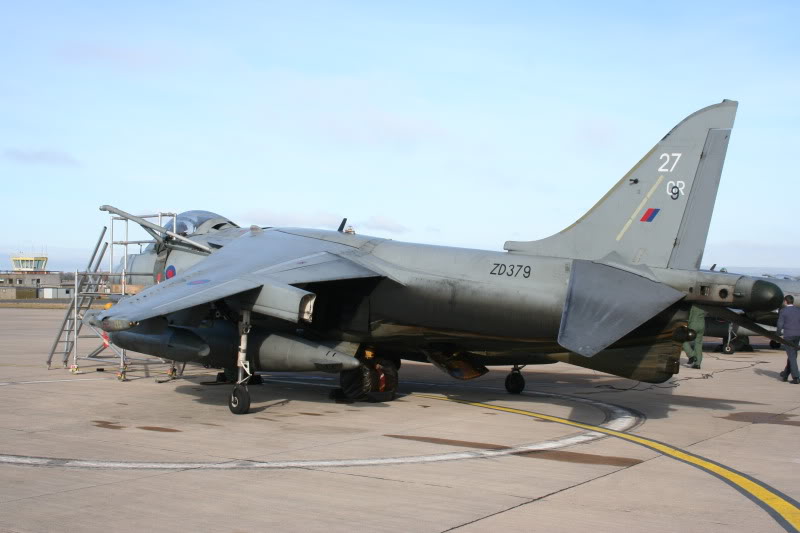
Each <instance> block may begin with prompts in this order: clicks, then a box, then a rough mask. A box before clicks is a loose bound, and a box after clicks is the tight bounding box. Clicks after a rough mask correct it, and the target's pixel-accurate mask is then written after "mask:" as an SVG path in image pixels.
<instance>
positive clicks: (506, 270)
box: [489, 263, 531, 278]
mask: <svg viewBox="0 0 800 533" xmlns="http://www.w3.org/2000/svg"><path fill="white" fill-rule="evenodd" d="M489 274H491V275H493V276H508V277H509V278H516V277H519V275H520V274H522V277H523V278H529V277H531V267H530V266H527V265H506V264H504V263H493V264H492V271H491V272H489Z"/></svg>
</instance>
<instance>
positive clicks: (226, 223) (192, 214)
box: [164, 209, 239, 236]
mask: <svg viewBox="0 0 800 533" xmlns="http://www.w3.org/2000/svg"><path fill="white" fill-rule="evenodd" d="M164 227H165V228H167V229H168V230H169V231H174V232H175V233H177V234H179V235H184V236H188V235H204V234H206V233H209V232H210V231H219V230H221V229H225V228H238V227H239V226H237V225H236V224H234V223H233V222H231V221H230V220H228V219H227V218H225V217H223V216H221V215H218V214H216V213H212V212H211V211H201V210H198V209H194V210H192V211H184V212H183V213H180V214H179V215H178V216H177V217H176V218H175V220H170V221H169V222H168V223H166V224H164ZM175 228H177V229H175Z"/></svg>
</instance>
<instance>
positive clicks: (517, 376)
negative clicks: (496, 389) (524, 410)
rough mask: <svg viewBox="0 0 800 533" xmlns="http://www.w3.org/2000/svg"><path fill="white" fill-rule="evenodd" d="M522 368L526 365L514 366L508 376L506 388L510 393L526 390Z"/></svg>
mask: <svg viewBox="0 0 800 533" xmlns="http://www.w3.org/2000/svg"><path fill="white" fill-rule="evenodd" d="M522 368H524V367H520V366H519V365H514V368H512V369H511V372H510V373H509V374H508V376H506V390H507V391H508V392H509V393H510V394H519V393H520V392H522V391H523V390H525V378H524V377H522V372H520V370H522Z"/></svg>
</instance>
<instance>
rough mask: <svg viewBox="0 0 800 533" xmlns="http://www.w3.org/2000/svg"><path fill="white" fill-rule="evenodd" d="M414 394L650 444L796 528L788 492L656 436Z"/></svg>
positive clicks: (799, 518) (798, 520)
mask: <svg viewBox="0 0 800 533" xmlns="http://www.w3.org/2000/svg"><path fill="white" fill-rule="evenodd" d="M414 396H419V397H422V398H430V399H432V400H443V401H448V402H455V403H461V404H464V405H472V406H475V407H483V408H485V409H493V410H495V411H502V412H505V413H513V414H517V415H523V416H529V417H533V418H538V419H540V420H547V421H550V422H556V423H558V424H565V425H567V426H573V427H576V428H581V429H588V430H591V431H596V432H598V433H604V434H606V435H610V436H612V437H617V438H619V439H622V440H626V441H628V442H633V443H635V444H639V445H640V446H644V447H645V448H650V449H651V450H654V451H656V452H658V453H660V454H662V455H666V456H668V457H672V458H673V459H677V460H678V461H683V462H684V463H687V464H690V465H692V466H694V467H697V468H699V469H701V470H704V471H706V472H708V473H710V474H712V475H714V476H716V477H718V478H720V479H721V480H723V481H724V482H726V483H728V484H729V485H730V486H732V487H733V488H735V489H736V490H738V491H739V492H741V493H742V494H744V495H745V496H747V497H748V498H749V499H751V500H752V501H753V502H755V503H756V504H757V505H759V506H760V507H761V508H762V509H764V510H765V511H766V512H767V513H769V514H770V515H771V516H772V517H773V518H774V519H775V520H776V521H777V522H778V523H779V524H780V525H781V526H783V527H784V529H786V530H787V531H800V504H798V502H796V501H795V500H794V499H792V498H790V497H789V496H786V495H785V494H782V493H781V492H780V491H778V490H776V489H774V488H772V487H770V486H769V485H767V484H765V483H762V482H761V481H758V480H756V479H753V478H751V477H750V476H748V475H746V474H742V473H741V472H737V471H736V470H733V469H732V468H728V467H727V466H723V465H721V464H719V463H717V462H714V461H711V460H709V459H705V458H703V457H700V456H699V455H695V454H693V453H691V452H687V451H685V450H681V449H680V448H676V447H674V446H670V445H669V444H664V443H663V442H659V441H656V440H652V439H647V438H644V437H639V436H637V435H633V434H631V433H625V432H623V431H615V430H613V429H607V428H604V427H601V426H595V425H592V424H584V423H583V422H575V421H574V420H570V419H568V418H561V417H558V416H552V415H546V414H542V413H535V412H533V411H526V410H524V409H515V408H513V407H502V406H500V405H492V404H488V403H481V402H469V401H466V400H457V399H454V398H448V397H446V396H437V395H433V394H421V393H415V394H414Z"/></svg>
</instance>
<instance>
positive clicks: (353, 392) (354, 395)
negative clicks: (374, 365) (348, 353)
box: [339, 364, 372, 400]
mask: <svg viewBox="0 0 800 533" xmlns="http://www.w3.org/2000/svg"><path fill="white" fill-rule="evenodd" d="M339 384H340V385H341V386H342V392H343V393H344V395H345V397H346V398H347V399H349V400H363V399H364V398H366V397H367V393H368V392H369V391H370V390H371V389H372V371H371V370H370V368H369V367H368V366H366V365H364V364H361V365H359V366H358V368H354V369H353V370H343V371H341V372H339Z"/></svg>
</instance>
